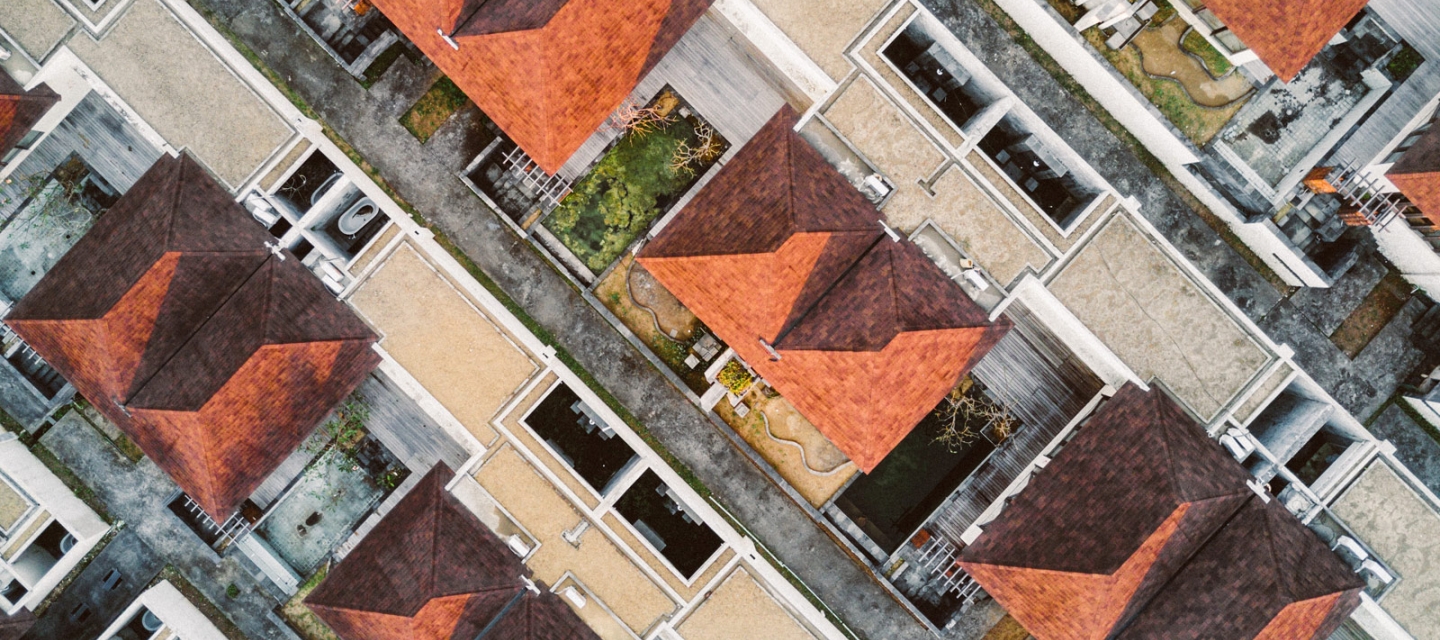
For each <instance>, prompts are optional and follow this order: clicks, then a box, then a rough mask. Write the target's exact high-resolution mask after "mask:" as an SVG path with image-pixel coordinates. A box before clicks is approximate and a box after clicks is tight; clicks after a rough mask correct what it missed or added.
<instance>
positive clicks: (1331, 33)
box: [1205, 0, 1368, 82]
mask: <svg viewBox="0 0 1440 640" xmlns="http://www.w3.org/2000/svg"><path fill="white" fill-rule="evenodd" d="M1367 1H1368V0H1270V1H1268V2H1254V1H1253V0H1205V6H1206V7H1208V8H1209V9H1210V10H1211V11H1213V12H1215V16H1216V17H1217V18H1220V21H1221V22H1224V23H1225V26H1226V27H1229V28H1230V30H1231V31H1234V32H1235V35H1236V36H1238V37H1239V38H1240V41H1241V42H1244V43H1245V45H1246V46H1248V47H1250V50H1251V51H1254V52H1255V55H1256V56H1259V57H1260V61H1261V62H1264V63H1265V66H1268V67H1270V70H1271V71H1274V72H1275V75H1277V76H1280V79H1281V80H1285V81H1286V82H1289V81H1290V80H1292V79H1294V78H1295V76H1296V75H1297V74H1299V73H1300V70H1301V69H1304V68H1305V65H1307V64H1310V59H1311V58H1314V57H1315V54H1317V53H1320V50H1321V49H1324V48H1325V45H1326V44H1327V43H1329V42H1330V40H1331V39H1332V38H1334V37H1335V34H1337V33H1340V30H1341V29H1343V28H1345V25H1346V24H1347V23H1349V22H1350V19H1351V18H1354V17H1355V14H1357V13H1360V10H1361V9H1364V8H1365V4H1366V2H1367Z"/></svg>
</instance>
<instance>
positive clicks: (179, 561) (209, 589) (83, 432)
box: [40, 412, 297, 640]
mask: <svg viewBox="0 0 1440 640" xmlns="http://www.w3.org/2000/svg"><path fill="white" fill-rule="evenodd" d="M40 443H41V444H43V445H45V447H46V448H48V449H49V450H50V451H51V452H53V453H54V454H55V457H57V458H59V459H60V461H61V462H63V463H65V465H66V466H68V467H69V468H70V470H71V471H74V472H75V475H77V476H79V478H80V480H81V481H82V482H84V483H85V485H86V486H88V487H90V488H91V489H93V490H94V491H95V493H96V495H97V496H98V497H99V498H100V501H101V502H103V503H104V504H105V509H106V510H107V511H108V512H109V513H110V517H112V518H114V519H115V520H116V521H117V522H124V523H125V525H124V526H125V529H124V531H125V532H126V533H127V535H129V534H133V535H135V536H136V537H138V538H139V540H140V541H141V542H143V543H144V544H145V545H146V546H148V547H149V548H150V549H151V550H152V551H153V552H154V553H155V555H156V556H157V557H159V558H160V559H161V560H162V561H163V562H164V563H165V564H170V565H173V566H174V567H175V568H176V569H178V570H179V571H180V573H181V574H182V575H184V576H185V578H186V579H188V580H189V581H190V583H191V584H193V585H195V587H196V588H197V589H199V590H200V591H201V592H202V593H204V594H205V596H206V597H207V598H209V599H210V600H211V602H214V603H216V604H217V605H219V606H222V607H223V609H224V610H225V613H226V614H228V615H229V616H230V619H231V621H232V622H234V623H235V625H236V626H237V627H239V628H240V630H241V631H242V632H244V634H245V637H246V638H251V639H254V640H261V639H273V640H296V639H297V636H296V635H295V634H294V632H292V631H291V630H290V628H289V627H287V626H285V624H284V623H282V622H280V621H279V620H278V619H277V618H275V617H274V615H273V613H272V610H273V609H274V608H275V606H276V605H277V604H279V603H278V601H277V600H276V599H275V598H274V597H272V596H271V595H270V593H269V592H268V591H266V590H265V588H264V587H263V586H262V585H261V584H260V583H259V582H258V581H257V580H256V579H255V577H254V576H253V575H251V574H250V572H249V570H248V569H247V568H246V567H245V566H244V565H243V564H242V563H241V562H240V561H239V560H238V559H236V558H234V557H228V556H227V557H224V558H222V557H220V556H219V555H217V554H216V553H215V551H214V550H212V549H211V548H210V546H209V545H207V544H205V543H204V542H203V541H202V540H200V537H199V536H197V535H195V532H193V531H191V530H190V528H189V527H187V526H186V525H185V524H184V523H183V522H181V521H180V519H179V518H177V517H176V516H175V514H173V513H171V512H170V509H169V508H168V507H167V506H166V502H165V500H166V498H169V497H170V495H171V494H172V493H174V492H175V483H173V482H171V481H170V478H169V477H168V476H166V475H165V472H163V471H161V470H160V468H159V467H157V466H155V463H154V462H153V461H151V460H150V459H149V458H144V459H142V460H140V462H139V463H138V464H132V463H131V462H130V461H129V460H128V459H126V458H125V457H124V456H122V455H120V452H119V450H117V449H116V448H115V446H114V445H112V444H111V443H110V441H109V440H108V439H106V438H105V436H104V435H102V434H101V433H100V432H99V431H96V430H95V428H94V427H92V426H90V424H88V423H87V422H85V421H84V420H83V419H80V418H79V414H78V413H76V412H71V413H69V414H67V415H66V417H65V418H64V419H62V420H61V421H60V422H58V423H57V424H56V425H55V426H54V427H51V428H50V430H49V431H48V432H46V434H45V436H44V437H42V438H41V439H40ZM231 584H234V585H235V586H237V587H239V588H240V595H238V596H236V597H234V598H230V597H229V596H228V595H226V593H225V590H226V587H228V586H229V585H231Z"/></svg>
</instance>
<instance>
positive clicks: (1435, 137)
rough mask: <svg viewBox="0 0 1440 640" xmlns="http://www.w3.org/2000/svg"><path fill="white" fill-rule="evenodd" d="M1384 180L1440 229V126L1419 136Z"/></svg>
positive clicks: (1432, 127)
mask: <svg viewBox="0 0 1440 640" xmlns="http://www.w3.org/2000/svg"><path fill="white" fill-rule="evenodd" d="M1385 177H1387V178H1389V179H1390V182H1391V183H1393V184H1394V185H1395V187H1396V188H1397V189H1399V190H1400V193H1403V194H1405V197H1406V198H1408V199H1409V200H1410V203H1411V204H1413V205H1415V206H1416V207H1417V208H1419V209H1420V212H1421V213H1423V214H1425V217H1426V218H1429V219H1430V222H1431V224H1435V225H1440V126H1431V127H1430V130H1429V131H1426V132H1425V134H1424V135H1422V136H1420V139H1419V140H1416V141H1415V145H1414V146H1412V147H1410V149H1409V150H1408V151H1406V152H1405V155H1403V156H1401V157H1400V160H1399V161H1398V162H1396V163H1395V164H1394V165H1392V166H1391V167H1390V170H1389V171H1386V172H1385Z"/></svg>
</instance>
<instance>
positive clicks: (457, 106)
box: [400, 76, 470, 143]
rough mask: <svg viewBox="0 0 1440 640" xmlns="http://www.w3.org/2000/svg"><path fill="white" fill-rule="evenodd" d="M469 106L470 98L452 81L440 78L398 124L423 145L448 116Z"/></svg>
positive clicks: (401, 117)
mask: <svg viewBox="0 0 1440 640" xmlns="http://www.w3.org/2000/svg"><path fill="white" fill-rule="evenodd" d="M469 104H470V98H468V97H466V96H465V92H464V91H461V90H460V87H458V86H456V85H455V82H454V81H453V80H451V79H449V78H446V77H444V76H441V77H440V79H439V80H436V81H435V84H432V85H430V90H429V91H426V92H425V95H423V96H420V99H419V100H418V101H416V102H415V104H414V105H413V106H411V107H410V110H409V111H406V112H405V115H402V116H400V124H402V125H405V130H406V131H409V132H410V135H412V136H415V139H416V140H419V141H420V142H422V143H423V142H426V141H428V140H430V136H433V135H435V132H436V131H437V130H439V129H440V125H443V124H445V121H446V120H449V119H450V116H452V115H455V112H456V111H459V110H461V109H464V108H465V107H466V106H467V105H469Z"/></svg>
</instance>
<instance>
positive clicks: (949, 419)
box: [934, 386, 1015, 453]
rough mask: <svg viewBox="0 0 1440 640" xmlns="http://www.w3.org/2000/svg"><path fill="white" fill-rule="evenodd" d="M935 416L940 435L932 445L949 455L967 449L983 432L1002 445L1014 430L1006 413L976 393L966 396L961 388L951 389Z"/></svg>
mask: <svg viewBox="0 0 1440 640" xmlns="http://www.w3.org/2000/svg"><path fill="white" fill-rule="evenodd" d="M936 413H937V414H938V416H939V418H940V433H939V434H938V435H936V436H935V440H934V441H935V442H936V443H939V444H943V445H945V448H946V449H949V450H950V452H951V453H955V452H958V451H960V450H961V449H964V448H965V447H968V446H970V444H971V443H973V442H975V439H976V438H978V437H980V433H981V432H982V431H984V430H985V429H987V428H988V429H990V434H991V435H992V436H993V437H994V438H995V439H996V440H1002V441H1003V440H1004V439H1006V438H1009V437H1010V434H1011V433H1012V432H1013V431H1014V430H1015V419H1014V418H1013V417H1011V415H1010V411H1009V410H1008V409H1006V408H1005V407H1002V406H1000V405H997V404H995V403H993V402H991V401H990V400H989V399H987V398H985V397H984V396H983V395H981V394H979V393H975V394H971V393H967V389H966V388H965V387H963V386H960V387H955V388H954V389H951V390H950V393H948V394H946V396H945V399H944V400H942V401H941V402H940V406H939V407H937V408H936Z"/></svg>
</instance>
